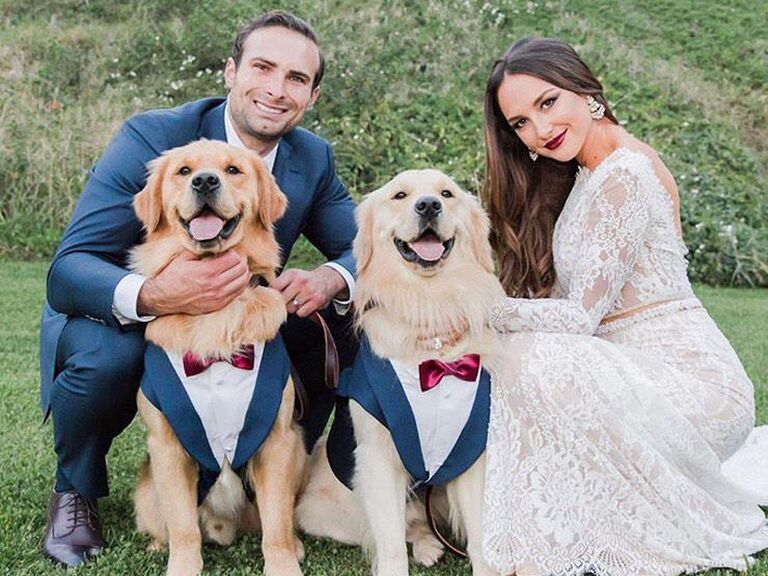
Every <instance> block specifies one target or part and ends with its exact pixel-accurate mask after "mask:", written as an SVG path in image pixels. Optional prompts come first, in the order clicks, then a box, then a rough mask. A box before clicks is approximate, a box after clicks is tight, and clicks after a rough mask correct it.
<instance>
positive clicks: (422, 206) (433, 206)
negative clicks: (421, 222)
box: [414, 196, 443, 218]
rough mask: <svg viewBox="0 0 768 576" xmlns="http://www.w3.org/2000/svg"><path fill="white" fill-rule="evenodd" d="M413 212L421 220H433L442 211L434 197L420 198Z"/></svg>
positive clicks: (440, 205)
mask: <svg viewBox="0 0 768 576" xmlns="http://www.w3.org/2000/svg"><path fill="white" fill-rule="evenodd" d="M414 210H416V214H418V215H419V216H421V217H422V218H434V217H435V216H437V215H438V214H440V212H442V211H443V205H442V204H441V203H440V200H438V199H437V198H435V197H434V196H422V197H421V198H419V199H418V201H417V202H416V206H414Z"/></svg>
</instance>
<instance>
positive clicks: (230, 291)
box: [136, 250, 251, 316]
mask: <svg viewBox="0 0 768 576" xmlns="http://www.w3.org/2000/svg"><path fill="white" fill-rule="evenodd" d="M250 277H251V274H250V272H249V270H248V266H247V265H246V262H245V260H243V259H242V258H240V256H239V255H238V254H237V253H236V252H233V251H231V250H230V251H227V252H223V253H222V254H217V255H216V256H213V257H211V258H205V259H202V260H200V259H198V257H197V256H195V255H194V254H192V253H190V252H186V251H185V252H182V253H181V254H180V255H179V256H177V257H176V258H174V259H173V260H171V262H170V263H169V264H168V265H167V266H166V267H165V268H163V270H161V271H160V273H159V274H158V275H157V276H155V277H154V278H149V279H147V280H146V281H145V282H144V284H143V285H142V287H141V290H140V291H139V300H138V302H137V304H136V310H137V312H138V314H139V315H141V316H162V315H165V314H192V315H198V314H208V313H209V312H215V311H216V310H221V309H222V308H224V306H226V305H227V304H229V303H230V302H231V301H232V300H234V299H235V298H236V297H237V296H239V295H240V294H242V292H243V290H245V289H246V287H247V286H248V282H249V280H250Z"/></svg>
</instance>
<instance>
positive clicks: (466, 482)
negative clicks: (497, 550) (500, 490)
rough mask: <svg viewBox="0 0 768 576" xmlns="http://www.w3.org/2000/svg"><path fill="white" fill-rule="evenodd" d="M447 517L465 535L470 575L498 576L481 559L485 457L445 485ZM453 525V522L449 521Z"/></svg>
mask: <svg viewBox="0 0 768 576" xmlns="http://www.w3.org/2000/svg"><path fill="white" fill-rule="evenodd" d="M447 490H448V500H449V502H450V509H451V516H454V517H455V516H458V517H459V518H458V521H459V522H458V523H459V524H460V525H462V526H463V527H464V533H465V534H466V536H467V555H468V556H469V560H470V562H472V576H498V572H496V571H495V570H494V569H493V568H491V567H490V566H488V564H487V563H486V562H485V559H484V557H483V526H482V524H483V498H484V494H485V454H482V455H481V456H480V458H478V459H477V461H476V462H475V463H474V464H473V465H472V466H471V467H470V468H469V470H467V471H466V472H464V473H463V474H462V475H461V476H459V477H458V478H456V479H455V480H454V481H453V482H451V483H450V484H448V488H447ZM452 524H455V522H452Z"/></svg>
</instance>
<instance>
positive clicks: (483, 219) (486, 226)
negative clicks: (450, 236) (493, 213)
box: [467, 194, 493, 274]
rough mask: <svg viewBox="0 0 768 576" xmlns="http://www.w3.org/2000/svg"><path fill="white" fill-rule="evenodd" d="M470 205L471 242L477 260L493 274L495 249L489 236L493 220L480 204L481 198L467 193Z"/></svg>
mask: <svg viewBox="0 0 768 576" xmlns="http://www.w3.org/2000/svg"><path fill="white" fill-rule="evenodd" d="M467 196H468V197H469V200H470V205H469V243H470V247H471V249H472V254H473V256H474V257H475V259H476V260H477V262H478V263H479V264H480V265H481V266H482V267H483V268H485V269H486V270H487V271H488V272H490V273H491V274H493V251H492V250H491V243H490V241H489V240H488V237H489V236H490V234H491V222H490V220H489V218H488V214H486V212H485V210H483V208H482V206H480V202H479V200H478V199H477V198H476V197H474V196H471V195H469V194H467Z"/></svg>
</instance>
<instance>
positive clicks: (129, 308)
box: [112, 274, 156, 326]
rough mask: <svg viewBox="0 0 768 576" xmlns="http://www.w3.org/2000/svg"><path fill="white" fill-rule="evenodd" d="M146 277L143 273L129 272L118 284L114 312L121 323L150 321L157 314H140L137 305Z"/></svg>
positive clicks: (114, 298)
mask: <svg viewBox="0 0 768 576" xmlns="http://www.w3.org/2000/svg"><path fill="white" fill-rule="evenodd" d="M145 280H146V278H145V277H144V276H142V275H141V274H128V275H127V276H124V277H123V279H122V280H120V282H119V283H118V284H117V287H116V288H115V294H114V295H113V296H112V314H114V315H115V318H116V319H117V321H118V322H120V324H121V325H123V326H125V325H126V324H135V323H136V322H149V321H150V320H154V319H155V318H156V316H139V314H138V312H137V311H136V305H137V303H138V301H139V291H140V290H141V287H142V286H143V285H144V282H145Z"/></svg>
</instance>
